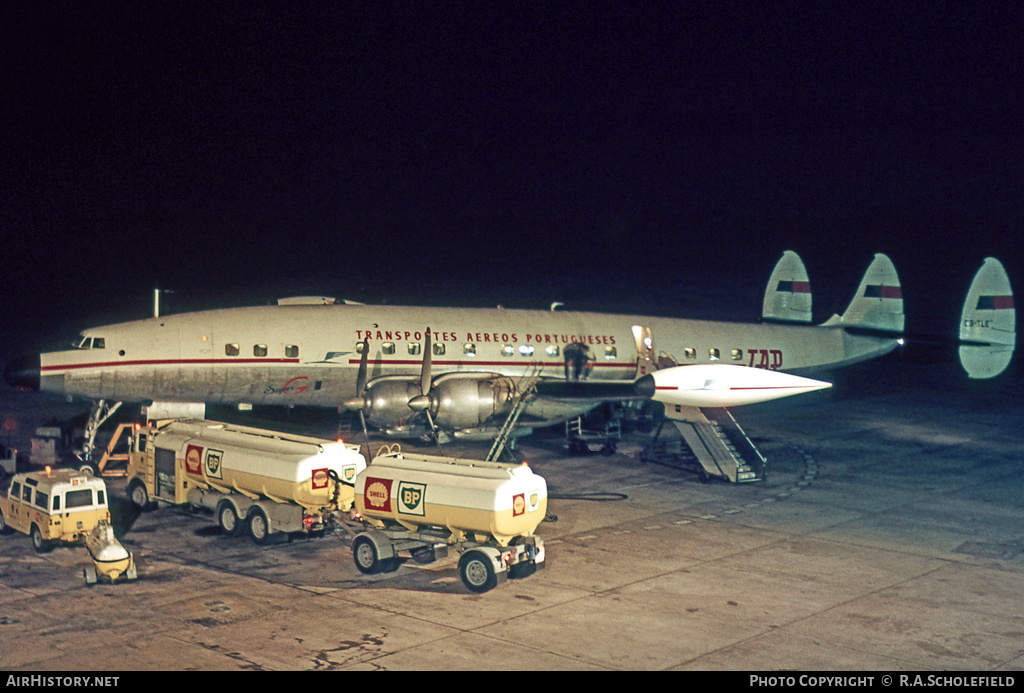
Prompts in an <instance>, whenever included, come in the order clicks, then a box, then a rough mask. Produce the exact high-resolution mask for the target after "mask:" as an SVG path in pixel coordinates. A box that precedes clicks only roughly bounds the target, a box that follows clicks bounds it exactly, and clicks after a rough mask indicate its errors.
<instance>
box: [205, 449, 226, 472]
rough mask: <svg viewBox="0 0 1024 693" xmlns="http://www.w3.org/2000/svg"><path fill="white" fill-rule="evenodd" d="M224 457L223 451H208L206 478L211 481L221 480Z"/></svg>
mask: <svg viewBox="0 0 1024 693" xmlns="http://www.w3.org/2000/svg"><path fill="white" fill-rule="evenodd" d="M223 457H224V452H223V451H222V450H207V451H206V463H205V467H206V470H205V471H206V476H208V477H210V478H211V479H220V478H221V466H220V463H221V459H222V458H223Z"/></svg>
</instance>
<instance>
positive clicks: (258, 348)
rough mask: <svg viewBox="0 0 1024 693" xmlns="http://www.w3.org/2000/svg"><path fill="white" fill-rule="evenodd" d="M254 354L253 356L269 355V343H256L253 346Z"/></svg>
mask: <svg viewBox="0 0 1024 693" xmlns="http://www.w3.org/2000/svg"><path fill="white" fill-rule="evenodd" d="M252 355H253V356H266V355H267V345H266V344H257V345H255V346H254V347H253V348H252Z"/></svg>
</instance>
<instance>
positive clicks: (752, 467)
mask: <svg viewBox="0 0 1024 693" xmlns="http://www.w3.org/2000/svg"><path fill="white" fill-rule="evenodd" d="M665 409H666V411H665V418H664V419H663V420H662V422H661V423H660V424H659V426H658V429H657V432H656V433H655V435H654V437H653V438H652V440H651V442H650V443H649V444H648V445H647V447H646V448H644V450H643V452H642V453H641V458H640V459H641V460H642V461H643V462H652V463H655V464H662V465H666V466H670V467H677V468H683V469H696V471H697V473H698V474H699V476H700V478H701V480H702V481H706V480H707V479H708V478H719V479H723V480H725V481H729V482H732V483H750V482H754V481H763V480H764V479H765V467H766V465H767V460H766V459H765V457H764V455H762V454H761V452H760V450H758V449H757V446H755V445H754V443H753V441H751V440H750V438H749V437H747V434H746V433H744V432H743V429H742V428H740V425H739V424H738V423H737V422H736V419H734V418H733V416H732V413H731V412H730V411H729V410H728V409H725V408H698V407H676V406H673V405H669V406H667V407H666V408H665Z"/></svg>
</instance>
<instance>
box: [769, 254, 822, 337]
mask: <svg viewBox="0 0 1024 693" xmlns="http://www.w3.org/2000/svg"><path fill="white" fill-rule="evenodd" d="M761 318H762V319H763V320H768V321H778V322H799V323H809V322H811V281H810V279H808V277H807V269H806V268H805V267H804V263H803V260H801V259H800V256H799V255H797V254H796V253H794V252H793V251H792V250H787V251H786V252H784V253H783V254H782V257H781V258H779V261H778V262H777V263H776V265H775V270H774V271H773V272H772V276H771V278H770V279H769V280H768V288H767V289H765V292H764V307H763V308H762V311H761Z"/></svg>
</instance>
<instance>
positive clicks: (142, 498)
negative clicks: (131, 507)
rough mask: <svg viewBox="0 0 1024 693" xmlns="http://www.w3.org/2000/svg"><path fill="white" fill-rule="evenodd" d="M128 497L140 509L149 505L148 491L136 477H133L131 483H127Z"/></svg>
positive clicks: (144, 508)
mask: <svg viewBox="0 0 1024 693" xmlns="http://www.w3.org/2000/svg"><path fill="white" fill-rule="evenodd" d="M128 498H129V499H130V500H131V502H132V503H134V504H135V505H137V506H139V508H141V509H142V510H146V509H147V508H148V507H149V491H147V490H146V485H145V484H144V483H142V482H141V481H139V480H138V479H133V480H132V483H130V484H128Z"/></svg>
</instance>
